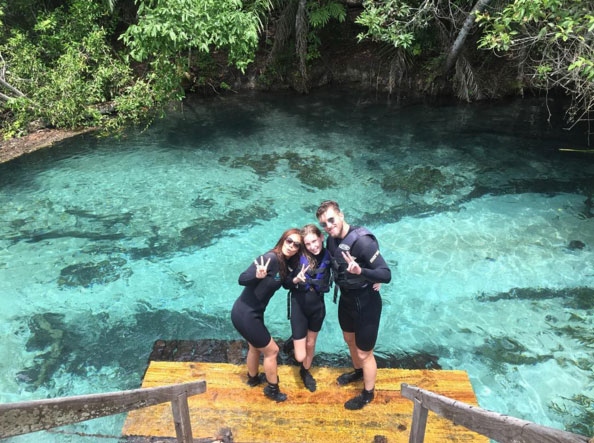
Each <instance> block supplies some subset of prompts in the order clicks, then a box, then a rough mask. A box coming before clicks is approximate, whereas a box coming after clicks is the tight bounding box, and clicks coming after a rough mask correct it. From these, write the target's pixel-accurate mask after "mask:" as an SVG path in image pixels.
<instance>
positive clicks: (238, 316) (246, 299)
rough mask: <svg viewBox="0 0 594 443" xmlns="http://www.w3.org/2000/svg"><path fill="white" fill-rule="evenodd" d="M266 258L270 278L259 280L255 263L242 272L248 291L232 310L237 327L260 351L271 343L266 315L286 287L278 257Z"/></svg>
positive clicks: (243, 283) (234, 323)
mask: <svg viewBox="0 0 594 443" xmlns="http://www.w3.org/2000/svg"><path fill="white" fill-rule="evenodd" d="M263 257H264V262H266V261H267V260H268V259H269V258H270V264H269V265H268V272H267V273H266V277H264V278H261V279H260V278H257V277H256V265H255V263H252V264H251V265H250V267H249V268H247V269H246V270H245V271H244V272H242V273H241V275H240V276H239V284H240V285H241V286H245V288H244V290H243V291H242V293H241V295H240V296H239V298H238V299H237V300H236V301H235V303H234V304H233V309H231V321H232V322H233V326H235V329H237V331H238V332H239V333H240V334H241V335H242V336H243V338H245V339H246V340H247V341H248V342H249V343H250V344H251V345H252V346H254V347H256V348H264V347H266V346H267V345H268V343H270V340H271V336H270V333H269V332H268V329H267V328H266V326H264V311H265V310H266V306H267V305H268V302H269V301H270V298H271V297H272V296H273V295H274V293H275V292H276V291H277V290H278V289H279V288H280V287H281V286H282V284H283V282H282V281H281V277H280V274H279V262H278V258H277V256H276V254H275V253H274V252H267V253H266V254H264V256H263Z"/></svg>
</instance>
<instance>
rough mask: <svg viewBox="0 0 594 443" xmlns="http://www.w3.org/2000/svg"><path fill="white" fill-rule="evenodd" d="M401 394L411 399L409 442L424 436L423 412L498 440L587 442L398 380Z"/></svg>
mask: <svg viewBox="0 0 594 443" xmlns="http://www.w3.org/2000/svg"><path fill="white" fill-rule="evenodd" d="M400 389H401V394H402V396H403V397H405V398H408V399H409V400H412V401H413V402H414V405H415V406H414V409H413V422H412V425H411V432H410V437H409V443H422V442H423V440H424V438H425V425H426V423H427V412H428V410H431V411H433V412H435V413H436V414H439V415H441V416H442V417H444V418H447V419H448V420H450V421H452V422H453V423H454V424H456V425H462V426H464V427H466V428H468V429H470V430H471V431H474V432H477V433H479V434H481V435H484V436H486V437H489V438H490V439H493V440H496V441H499V442H514V443H588V442H594V439H592V440H590V439H588V437H584V436H582V435H578V434H573V433H571V432H566V431H561V430H559V429H554V428H549V427H546V426H542V425H538V424H536V423H532V422H530V421H526V420H521V419H519V418H515V417H510V416H507V415H502V414H498V413H497V412H491V411H487V410H486V409H481V408H479V407H477V406H472V405H469V404H466V403H463V402H460V401H456V400H452V399H451V398H448V397H444V396H443V395H439V394H435V393H434V392H431V391H426V390H424V389H421V388H418V387H416V386H409V385H407V384H406V383H402V385H401V387H400Z"/></svg>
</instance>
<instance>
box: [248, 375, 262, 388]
mask: <svg viewBox="0 0 594 443" xmlns="http://www.w3.org/2000/svg"><path fill="white" fill-rule="evenodd" d="M265 381H266V374H264V373H263V372H260V373H259V374H256V375H254V376H253V377H252V376H251V375H250V373H249V372H248V375H247V381H246V383H247V385H248V386H250V387H252V388H253V387H254V386H258V385H260V384H262V383H264V382H265Z"/></svg>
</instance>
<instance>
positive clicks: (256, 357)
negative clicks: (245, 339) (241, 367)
mask: <svg viewBox="0 0 594 443" xmlns="http://www.w3.org/2000/svg"><path fill="white" fill-rule="evenodd" d="M248 346H249V348H248V353H247V369H248V374H249V375H250V376H252V377H255V376H256V375H258V368H259V367H260V350H259V349H258V348H254V347H253V346H252V345H250V344H249V343H248Z"/></svg>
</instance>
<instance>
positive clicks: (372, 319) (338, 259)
mask: <svg viewBox="0 0 594 443" xmlns="http://www.w3.org/2000/svg"><path fill="white" fill-rule="evenodd" d="M357 228H358V227H356V226H351V227H350V228H349V232H348V233H347V235H346V236H345V239H346V238H347V237H348V235H349V234H350V233H351V232H352V231H354V230H355V229H357ZM367 232H368V231H367ZM343 241H344V239H339V238H332V237H329V238H328V242H327V247H328V251H329V252H330V254H331V255H332V258H333V261H334V263H333V266H334V268H333V272H334V273H335V277H334V278H335V282H336V283H337V284H338V285H339V287H340V302H339V304H338V321H339V323H340V327H341V329H342V330H343V331H344V332H354V333H355V343H356V345H357V348H359V349H361V350H362V351H371V350H372V349H373V348H374V347H375V342H376V340H377V333H378V329H379V322H380V316H381V313H382V298H381V296H380V293H379V292H378V291H375V290H374V289H373V284H374V283H388V282H389V281H390V279H391V278H392V275H391V272H390V268H388V265H387V264H386V262H385V260H384V259H383V257H382V256H381V254H380V253H379V246H378V243H377V240H376V239H375V237H373V235H370V233H369V235H367V234H366V235H362V236H360V237H358V238H357V239H356V240H355V242H354V243H353V244H352V246H351V248H350V251H349V252H350V254H351V256H353V257H354V258H355V261H356V262H357V263H358V264H359V266H361V275H360V276H356V275H354V274H350V275H349V273H348V272H347V271H346V263H345V260H344V259H343V257H342V249H341V248H340V247H339V245H340V244H341V243H342V242H343ZM345 278H347V279H348V278H352V279H353V282H352V283H349V281H348V280H345Z"/></svg>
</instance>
